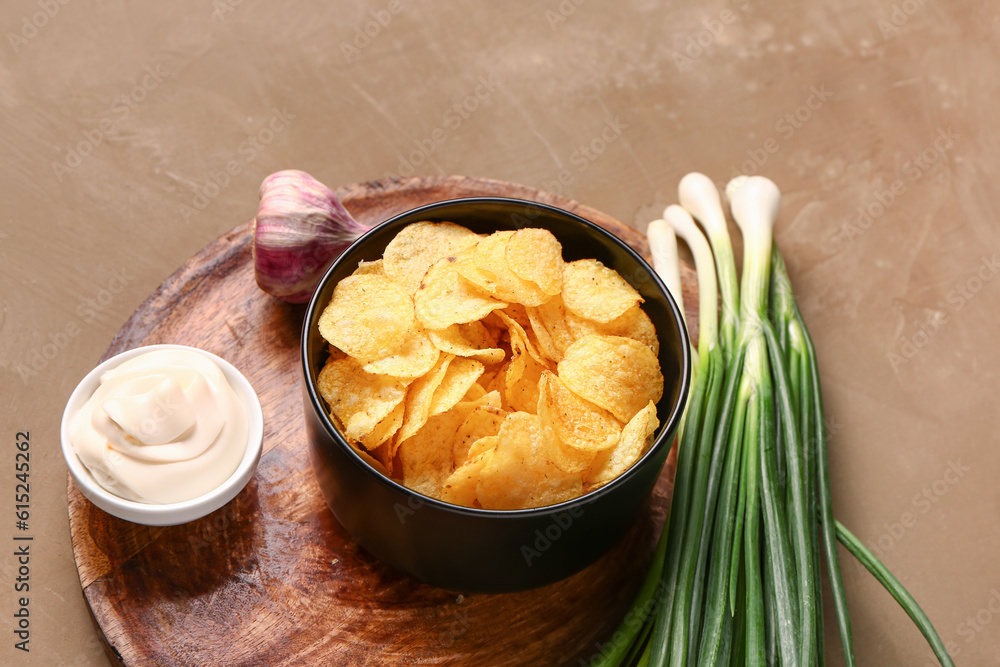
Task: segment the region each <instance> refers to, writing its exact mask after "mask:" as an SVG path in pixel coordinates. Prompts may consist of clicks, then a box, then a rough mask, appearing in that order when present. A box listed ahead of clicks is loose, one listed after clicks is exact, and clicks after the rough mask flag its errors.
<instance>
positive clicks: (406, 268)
mask: <svg viewBox="0 0 1000 667" xmlns="http://www.w3.org/2000/svg"><path fill="white" fill-rule="evenodd" d="M478 240H479V236H478V235H477V234H474V233H473V232H472V231H471V230H468V229H466V228H465V227H461V226H459V225H456V224H453V223H450V222H415V223H413V224H411V225H407V226H406V227H404V228H403V229H402V231H400V232H399V233H398V234H396V236H395V238H393V239H392V241H390V242H389V245H387V246H386V247H385V253H384V254H383V256H382V257H383V262H384V268H385V273H386V275H388V276H389V277H390V278H392V279H393V280H395V281H396V282H397V283H398V284H399V285H400V286H402V288H403V289H404V290H405V291H406V293H407V294H410V295H412V294H414V293H415V292H416V291H417V288H418V287H419V286H420V281H421V279H422V278H423V277H424V274H425V273H427V269H429V268H430V267H431V266H433V265H434V264H435V263H437V262H438V260H440V259H441V258H443V257H449V256H451V255H454V254H455V253H457V252H458V251H460V250H461V249H462V248H465V247H468V246H470V245H472V244H474V243H475V242H476V241H478Z"/></svg>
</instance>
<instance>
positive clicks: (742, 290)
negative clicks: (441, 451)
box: [593, 174, 953, 667]
mask: <svg viewBox="0 0 1000 667" xmlns="http://www.w3.org/2000/svg"><path fill="white" fill-rule="evenodd" d="M726 190H727V196H728V198H729V200H730V202H731V207H732V213H733V217H734V219H735V221H736V223H737V225H738V226H739V228H740V230H741V232H742V234H743V249H744V257H743V273H742V276H741V278H740V280H739V281H737V278H736V268H735V261H734V258H733V252H732V243H731V241H730V238H729V233H728V230H727V226H726V221H725V216H724V214H723V212H722V209H721V204H720V198H719V194H718V191H717V190H716V189H715V186H714V185H713V184H712V182H711V180H710V179H708V177H706V176H703V175H701V174H689V175H687V176H685V177H684V179H682V180H681V184H680V186H679V188H678V193H679V198H680V201H681V204H682V205H683V206H684V208H681V207H679V206H670V207H667V209H666V210H665V211H664V215H663V219H662V220H657V221H654V222H653V223H651V225H650V230H649V235H650V248H651V249H652V250H653V253H654V260H655V262H656V264H655V265H656V270H657V271H658V272H662V273H663V274H665V275H666V276H673V277H671V278H670V280H666V282H667V283H668V287H669V289H670V290H671V292H672V293H673V294H675V296H676V298H678V299H679V294H680V286H679V281H678V280H676V279H675V278H676V276H679V273H678V272H677V253H676V236H680V237H681V238H682V239H683V240H684V241H685V242H686V243H687V244H688V246H689V247H690V248H691V252H692V254H693V256H694V259H695V265H696V267H695V268H696V270H697V273H698V281H699V316H700V318H701V319H700V335H699V339H698V349H697V358H698V363H697V368H696V370H695V376H694V380H693V382H692V384H691V390H690V391H691V395H690V397H689V401H688V404H687V411H686V413H685V415H684V419H683V421H682V426H681V432H680V435H679V436H678V439H677V446H678V448H679V449H678V453H677V470H676V473H675V479H674V491H673V497H672V500H671V507H670V510H669V513H668V519H667V525H666V526H665V527H664V529H663V532H662V534H661V535H660V539H659V542H658V544H657V549H656V552H655V554H654V557H653V562H652V565H651V566H650V569H649V571H648V572H647V575H646V578H645V580H644V581H643V584H642V586H641V588H640V591H639V594H638V595H637V597H636V599H635V601H634V603H633V606H632V609H631V610H630V611H629V613H628V615H627V616H626V617H625V620H623V622H622V624H621V625H620V626H619V628H618V630H617V632H616V633H615V642H614V644H615V645H614V646H612V647H611V648H610V650H608V651H606V652H605V654H604V655H602V656H601V657H600V658H599V659H598V660H597V661H595V662H594V663H593V664H595V665H600V666H601V667H614V666H617V665H642V666H646V665H649V666H651V667H664V666H665V665H671V666H672V667H688V666H689V665H697V666H699V667H701V666H706V667H707V666H710V665H711V666H717V665H732V666H734V667H735V666H737V665H739V666H742V665H765V664H766V665H781V666H782V667H795V666H797V665H801V666H802V667H812V666H813V665H822V664H824V660H825V656H824V646H823V618H822V598H821V595H822V582H821V581H820V575H821V572H822V567H821V561H823V560H825V562H826V571H827V573H828V576H829V581H830V590H831V592H832V594H833V602H834V607H835V609H836V615H837V623H838V627H839V630H840V635H841V643H842V644H843V647H844V656H845V661H846V663H847V664H848V665H853V664H854V649H853V645H852V644H853V641H852V634H851V625H850V618H849V616H848V610H847V601H846V594H845V590H844V583H843V578H842V576H841V571H840V562H839V556H838V552H837V545H836V541H837V540H838V539H839V540H840V542H841V543H842V544H844V546H845V547H847V549H848V551H850V552H851V553H852V554H853V555H854V556H855V557H856V558H858V560H859V561H860V562H861V563H862V564H863V565H864V566H865V567H866V568H868V570H869V571H870V572H872V574H873V575H874V576H875V577H876V578H877V579H878V581H879V582H881V583H882V585H883V586H885V588H886V589H887V590H888V591H889V592H890V593H891V594H892V595H893V597H894V598H895V599H896V600H897V601H898V602H899V604H900V605H901V606H902V607H903V609H904V610H905V611H906V612H907V614H909V616H910V618H911V619H912V620H913V621H914V623H916V625H917V626H918V628H919V629H920V631H921V632H922V633H923V634H924V636H925V637H926V638H927V640H928V642H929V643H930V645H931V647H932V648H933V650H934V653H935V655H936V656H937V657H938V659H939V660H940V661H941V664H942V665H948V666H951V665H952V664H953V663H952V661H951V658H950V657H949V656H948V653H947V651H946V650H945V648H944V646H943V644H942V642H941V639H940V637H939V636H938V635H937V633H936V632H935V630H934V627H933V626H932V625H931V623H930V621H929V619H928V618H927V616H926V614H924V612H923V610H921V609H920V607H919V605H918V604H917V603H916V601H915V600H914V599H913V597H912V596H911V595H910V594H909V593H908V592H907V591H906V589H905V588H903V586H902V585H901V584H900V583H899V582H898V581H897V580H896V579H895V578H894V577H893V576H892V574H891V573H889V571H888V570H887V569H886V568H885V566H884V565H882V563H881V562H879V561H878V559H877V558H875V556H873V555H872V554H871V552H870V551H868V549H867V548H865V547H864V545H862V544H861V543H860V542H859V541H858V540H857V538H855V537H854V536H853V535H851V533H850V532H849V531H848V530H847V529H846V528H844V527H843V526H842V525H841V524H840V523H838V522H837V521H836V520H835V519H834V518H833V509H832V508H833V505H832V498H831V492H830V470H829V466H828V464H827V458H828V456H827V449H828V443H827V437H826V430H825V421H824V419H823V400H822V393H821V389H820V382H819V368H818V364H817V361H816V350H815V348H814V346H813V342H812V339H811V338H810V336H809V332H808V330H807V329H806V326H805V322H804V320H803V318H802V314H801V312H800V311H799V308H798V306H797V304H796V302H795V297H794V294H793V292H792V286H791V281H790V280H789V277H788V272H787V270H786V268H785V263H784V261H783V259H782V257H781V254H780V253H779V252H778V249H777V248H776V247H775V246H774V244H773V239H772V228H773V224H774V221H775V219H776V217H777V212H778V205H779V202H780V193H779V192H778V189H777V187H776V186H775V185H774V184H773V183H772V182H771V181H769V180H767V179H766V178H761V177H751V178H746V177H741V178H739V179H736V180H734V181H733V182H731V183H730V184H729V186H728V187H727V188H726ZM685 208H686V209H687V210H685ZM688 211H690V214H689V213H688ZM692 215H693V216H694V218H697V220H698V221H699V222H700V223H701V225H702V227H703V228H704V229H705V232H706V234H707V237H708V240H707V241H706V238H705V236H704V235H702V233H701V231H700V230H699V229H698V226H697V225H696V224H695V222H694V220H693V219H692V217H691V216H692ZM717 281H718V282H717ZM720 292H721V306H720V304H719V296H720ZM720 310H721V322H720V318H719V311H720Z"/></svg>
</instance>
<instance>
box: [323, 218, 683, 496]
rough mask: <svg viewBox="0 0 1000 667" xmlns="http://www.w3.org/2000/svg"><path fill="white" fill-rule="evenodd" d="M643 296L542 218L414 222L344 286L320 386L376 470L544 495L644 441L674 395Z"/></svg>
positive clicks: (630, 458)
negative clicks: (660, 405) (533, 224)
mask: <svg viewBox="0 0 1000 667" xmlns="http://www.w3.org/2000/svg"><path fill="white" fill-rule="evenodd" d="M641 302H642V298H641V297H640V295H639V293H638V292H636V291H635V289H633V288H632V287H631V286H630V285H629V284H628V283H627V282H626V281H625V280H624V279H623V278H622V277H621V276H620V275H618V273H616V272H615V271H613V270H611V269H609V268H607V267H605V266H603V265H602V264H601V263H600V262H598V261H596V260H588V259H585V260H579V261H575V262H570V263H566V262H564V261H563V258H562V246H561V245H560V244H559V241H557V240H556V238H555V237H554V236H553V235H552V234H551V233H550V232H549V231H547V230H544V229H518V230H516V231H499V232H495V233H493V234H490V235H489V236H482V235H479V234H475V233H473V232H472V231H470V230H468V229H466V228H465V227H461V226H459V225H455V224H452V223H449V222H437V223H435V222H417V223H414V224H411V225H408V226H407V227H405V228H404V229H403V230H402V231H401V232H400V233H399V234H398V235H397V236H396V237H395V238H394V239H393V240H392V241H391V242H390V243H389V245H388V246H387V247H386V249H385V253H384V255H383V258H382V259H380V260H377V261H374V262H361V264H360V265H359V266H358V268H357V270H356V271H355V272H354V273H353V274H352V275H351V276H348V277H347V278H344V279H343V280H341V281H340V283H338V284H337V286H336V288H335V289H334V293H333V297H332V299H331V300H330V304H329V305H328V306H327V307H326V309H325V310H324V311H323V314H322V316H321V317H320V320H319V330H320V333H321V334H322V335H323V337H324V338H325V339H326V340H327V341H328V342H329V343H330V345H331V347H330V358H329V360H328V361H327V363H326V365H325V367H324V368H323V369H322V371H321V372H320V374H319V379H318V385H319V392H320V394H321V395H322V396H323V398H324V399H325V400H326V402H327V404H328V406H329V409H330V414H331V416H332V418H333V420H334V421H335V423H336V424H337V425H338V427H339V428H340V429H341V432H342V433H343V434H344V435H345V436H346V437H347V439H348V441H349V442H351V443H352V445H354V447H355V449H356V450H357V451H358V452H360V453H361V455H362V457H363V458H364V459H365V460H366V461H367V462H368V463H369V464H371V465H372V466H373V467H375V468H376V469H377V470H379V471H380V472H382V473H383V474H385V475H388V476H390V477H392V478H393V479H396V480H398V481H399V482H401V483H402V484H404V485H406V486H408V487H410V488H412V489H414V490H416V491H418V492H420V493H423V494H425V495H428V496H432V497H435V498H440V499H442V500H444V501H447V502H450V503H454V504H458V505H466V506H469V507H482V508H485V509H519V508H526V507H540V506H543V505H550V504H554V503H558V502H562V501H564V500H569V499H571V498H575V497H577V496H579V495H581V494H582V493H584V492H587V491H589V490H591V489H593V488H596V487H598V486H600V485H602V484H605V483H607V482H609V481H610V480H612V479H614V478H615V477H617V476H618V475H619V474H621V473H622V472H624V471H625V470H626V469H627V468H629V467H630V466H631V465H632V464H633V463H634V462H635V461H636V460H637V459H638V458H639V457H640V456H641V455H642V454H643V453H644V452H645V450H646V448H647V446H648V443H649V442H650V440H651V436H652V434H653V432H654V431H655V430H656V428H657V427H658V426H659V421H658V420H657V417H656V402H657V401H659V399H660V397H661V396H662V394H663V375H662V373H661V372H660V366H659V362H658V360H657V349H658V342H657V338H656V331H655V329H654V328H653V324H652V322H650V320H649V317H648V316H647V315H646V314H645V313H644V312H643V310H642V308H641V307H640V304H641Z"/></svg>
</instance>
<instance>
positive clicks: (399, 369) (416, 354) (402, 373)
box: [363, 325, 441, 378]
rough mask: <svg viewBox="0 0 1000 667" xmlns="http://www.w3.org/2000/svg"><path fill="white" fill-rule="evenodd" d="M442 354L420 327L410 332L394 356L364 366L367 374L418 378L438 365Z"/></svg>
mask: <svg viewBox="0 0 1000 667" xmlns="http://www.w3.org/2000/svg"><path fill="white" fill-rule="evenodd" d="M439 356H441V353H440V352H439V351H438V349H437V348H436V347H435V346H434V343H432V342H431V339H430V338H429V337H428V336H427V332H426V331H425V330H424V329H423V328H422V327H420V326H419V325H418V326H417V327H416V328H415V329H413V330H412V331H411V332H410V335H409V336H408V337H407V338H406V340H405V341H403V345H402V347H400V348H399V349H398V350H397V351H396V352H395V353H394V354H390V355H389V356H388V357H383V358H382V359H377V360H375V361H370V362H368V363H367V364H365V365H364V366H363V368H364V370H365V372H366V373H378V374H381V375H392V376H394V377H399V378H418V377H420V376H421V375H424V374H425V373H427V372H428V371H430V369H432V368H433V367H434V364H436V363H437V360H438V357H439Z"/></svg>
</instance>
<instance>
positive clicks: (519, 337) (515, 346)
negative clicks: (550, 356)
mask: <svg viewBox="0 0 1000 667" xmlns="http://www.w3.org/2000/svg"><path fill="white" fill-rule="evenodd" d="M490 317H496V318H498V319H499V320H500V321H501V322H503V323H504V325H505V326H506V327H507V333H508V336H509V338H510V348H511V352H514V351H515V350H518V351H520V352H526V353H527V354H530V355H531V357H532V358H533V359H534V360H535V361H537V362H538V363H540V364H542V365H544V364H545V358H544V357H543V356H542V355H541V353H539V352H538V350H537V348H536V347H535V345H534V343H532V342H531V339H530V338H529V337H528V334H527V332H526V331H525V330H524V327H523V326H521V324H520V323H519V322H517V321H516V320H514V319H513V318H512V317H510V316H508V315H507V313H506V312H504V311H503V310H494V311H493V312H492V313H490ZM525 319H527V315H525ZM529 326H530V324H529Z"/></svg>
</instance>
